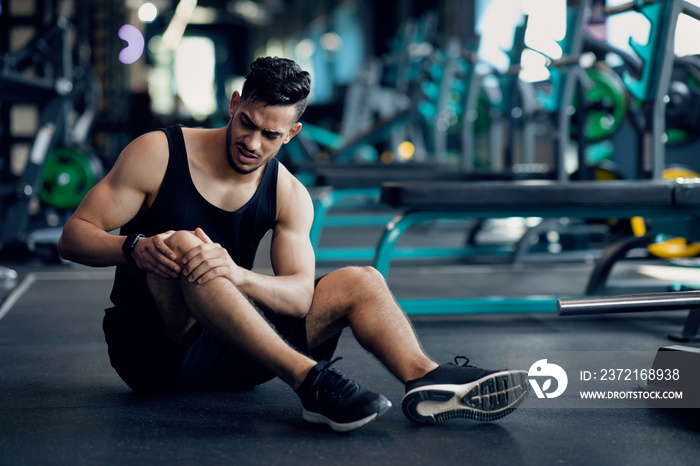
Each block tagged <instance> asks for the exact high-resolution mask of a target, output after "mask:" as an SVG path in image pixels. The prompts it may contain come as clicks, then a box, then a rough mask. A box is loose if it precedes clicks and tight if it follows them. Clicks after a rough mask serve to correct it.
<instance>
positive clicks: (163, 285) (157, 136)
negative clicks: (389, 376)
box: [59, 57, 527, 431]
mask: <svg viewBox="0 0 700 466" xmlns="http://www.w3.org/2000/svg"><path fill="white" fill-rule="evenodd" d="M309 90H310V78H309V74H308V73H307V72H305V71H302V70H301V69H300V68H299V67H298V66H297V65H296V63H294V62H293V61H291V60H286V59H281V58H276V57H275V58H270V57H267V58H259V59H257V60H255V62H253V64H252V65H251V72H250V73H249V74H248V76H247V77H246V81H245V84H244V86H243V89H242V93H240V94H239V92H238V91H236V92H234V93H233V96H232V98H231V104H230V108H229V116H230V120H229V122H228V124H227V126H226V127H224V128H219V129H194V128H182V127H179V126H176V127H171V128H166V129H165V130H163V131H156V132H152V133H148V134H145V135H143V136H141V137H139V138H137V139H136V140H134V141H133V142H132V143H130V144H129V145H128V146H127V147H126V148H125V149H124V151H123V152H122V154H121V155H120V157H119V159H118V160H117V162H116V163H115V165H114V167H113V169H112V170H111V171H110V173H109V174H108V175H107V176H106V177H105V178H104V179H103V180H102V181H100V182H99V183H98V184H97V185H96V186H95V187H94V188H93V189H92V190H91V191H90V192H89V193H88V195H87V196H86V197H85V199H84V200H83V202H82V203H81V205H80V206H79V207H78V209H77V210H76V212H75V214H74V215H73V216H72V218H71V219H70V220H69V221H68V222H67V223H66V225H65V228H64V231H63V235H62V237H61V239H60V242H59V248H60V251H61V254H62V255H63V257H64V258H66V259H68V260H72V261H75V262H78V263H82V264H86V265H90V266H113V265H116V266H117V271H116V275H115V281H114V287H113V290H112V294H111V300H112V302H113V303H114V307H113V308H110V309H107V310H106V313H105V318H104V331H105V338H106V341H107V344H108V348H109V356H110V360H111V363H112V365H113V367H114V368H115V369H116V371H117V372H118V373H119V375H120V376H121V377H122V379H123V380H124V381H125V382H126V383H127V384H128V385H129V386H130V387H131V388H132V389H133V390H135V391H136V392H140V393H173V392H183V391H192V390H212V389H234V388H243V387H252V386H255V385H258V384H261V383H264V382H266V381H268V380H270V379H272V378H273V377H275V376H276V377H280V378H281V379H282V380H283V381H284V382H286V383H287V384H289V386H291V387H292V388H293V389H294V390H295V391H296V393H297V394H298V396H299V397H300V399H301V403H302V406H303V416H304V419H306V420H307V421H310V422H316V423H326V424H328V425H330V426H331V427H332V428H333V429H334V430H337V431H349V430H353V429H356V428H358V427H361V426H362V425H364V424H366V423H368V422H370V421H372V420H373V419H375V418H376V417H377V416H379V415H381V414H383V413H384V412H385V411H386V410H387V409H389V407H390V406H391V403H390V402H389V401H388V400H387V399H386V398H385V397H384V396H382V395H379V394H377V393H374V392H371V391H369V390H366V389H364V388H362V387H360V386H359V385H358V384H357V383H355V382H354V381H352V380H350V379H349V378H347V377H345V376H344V375H342V374H341V373H340V372H338V371H336V370H335V369H334V368H332V367H331V365H332V364H333V362H334V361H330V360H331V357H332V355H333V352H334V350H335V347H336V344H337V341H338V338H339V336H340V332H341V330H342V329H343V328H344V327H350V328H351V329H352V331H353V333H354V335H355V336H356V338H357V340H358V341H359V343H360V344H361V345H362V346H363V347H364V348H366V349H367V350H369V351H370V352H372V353H373V354H374V355H376V357H377V358H378V359H379V360H380V361H381V362H382V363H383V364H384V365H386V367H387V368H388V369H389V370H390V371H391V372H392V373H393V374H394V375H395V376H396V377H397V378H398V379H399V380H401V381H402V382H404V383H405V384H406V392H407V393H406V395H405V397H404V399H403V409H404V412H405V413H406V415H407V416H408V417H409V418H410V419H411V420H413V421H416V422H425V423H434V422H440V421H442V420H445V419H449V418H452V417H466V418H471V419H476V420H484V421H490V420H495V419H498V418H500V417H503V416H505V415H506V414H508V413H510V412H511V411H513V410H514V409H515V408H516V407H517V406H518V405H519V404H520V402H521V401H522V399H523V397H524V396H525V394H526V385H527V384H526V382H525V378H524V377H525V372H522V371H485V370H483V369H478V368H475V367H473V366H466V363H465V365H463V366H459V365H456V364H445V365H440V366H438V364H436V363H435V362H433V361H432V360H431V359H430V358H429V357H428V356H426V354H425V353H424V352H423V349H422V348H421V345H420V343H419V342H418V340H417V338H416V335H415V332H414V329H413V327H412V326H411V324H410V322H409V321H408V319H407V318H406V316H405V315H404V313H403V312H402V311H401V309H399V307H398V306H397V304H396V301H395V300H394V297H393V295H392V294H391V292H390V291H389V289H388V287H387V284H386V282H385V280H384V279H383V277H382V276H381V275H380V274H379V273H378V272H377V271H376V270H374V269H372V268H359V267H349V268H343V269H340V270H337V271H335V272H332V273H330V274H328V275H326V276H324V277H321V278H320V279H318V280H316V281H315V282H314V273H315V270H314V266H315V260H314V251H313V249H312V247H311V244H310V240H309V232H310V229H311V224H312V221H313V206H312V202H311V199H310V197H309V194H308V192H307V191H306V189H305V188H304V187H303V186H302V185H301V183H299V182H298V181H297V180H296V179H295V178H294V177H293V176H292V175H291V174H290V173H289V172H288V171H287V170H286V168H285V167H284V166H282V165H281V164H279V163H278V161H277V160H276V159H275V155H276V154H277V152H278V151H279V149H280V148H281V147H282V145H283V144H286V143H288V142H289V140H290V139H291V138H293V137H294V136H295V135H296V134H297V133H298V132H299V130H300V129H301V123H299V122H298V120H299V117H300V116H301V115H302V113H303V112H304V109H305V107H306V101H307V96H308V94H309ZM118 228H120V229H121V230H120V233H119V235H114V234H110V233H109V232H111V231H113V230H116V229H118ZM269 230H272V241H271V247H270V258H271V261H272V266H273V269H274V276H265V275H262V274H258V273H254V272H252V271H251V269H252V266H253V261H254V258H255V253H256V250H257V247H258V244H259V242H260V240H261V238H262V237H263V235H264V234H265V233H266V232H267V231H269ZM329 361H330V362H329ZM423 401H428V402H427V403H423Z"/></svg>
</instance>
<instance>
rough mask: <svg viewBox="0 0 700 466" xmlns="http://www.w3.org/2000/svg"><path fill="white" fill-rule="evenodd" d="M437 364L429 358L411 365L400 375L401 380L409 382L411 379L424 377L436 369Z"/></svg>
mask: <svg viewBox="0 0 700 466" xmlns="http://www.w3.org/2000/svg"><path fill="white" fill-rule="evenodd" d="M438 366H439V365H438V364H437V363H436V362H434V361H430V360H428V361H425V362H423V363H422V364H419V365H416V366H413V367H411V368H409V369H408V370H407V371H406V372H405V373H404V374H402V377H400V379H401V382H403V383H406V382H410V381H411V380H416V379H420V378H421V377H424V376H426V375H428V374H429V373H430V372H432V371H434V370H435V369H437V368H438Z"/></svg>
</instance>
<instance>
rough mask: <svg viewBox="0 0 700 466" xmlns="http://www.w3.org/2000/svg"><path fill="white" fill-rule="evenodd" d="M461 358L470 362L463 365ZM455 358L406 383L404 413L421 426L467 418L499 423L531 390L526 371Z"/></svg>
mask: <svg viewBox="0 0 700 466" xmlns="http://www.w3.org/2000/svg"><path fill="white" fill-rule="evenodd" d="M458 359H466V362H465V363H464V364H462V365H459V364H458V362H457V360H458ZM468 363H469V359H467V358H464V357H463V356H458V357H456V358H455V363H454V364H453V363H448V364H443V365H441V366H439V367H437V368H436V369H435V370H433V371H431V372H429V373H428V374H426V375H425V376H423V377H421V378H420V379H415V380H410V381H408V382H406V395H404V397H403V401H402V407H403V412H404V414H405V415H406V417H408V418H409V419H410V420H412V421H414V422H419V423H439V422H444V421H447V420H449V419H455V418H466V419H472V420H475V421H483V422H488V421H495V420H496V419H500V418H502V417H504V416H506V415H508V414H510V413H512V412H513V411H514V410H515V408H517V407H518V406H519V405H520V403H522V402H523V400H524V399H525V395H526V394H527V391H528V385H527V379H526V376H527V372H526V371H509V370H502V371H487V370H484V369H479V368H477V367H474V366H468V365H467V364H468Z"/></svg>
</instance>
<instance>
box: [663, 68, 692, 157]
mask: <svg viewBox="0 0 700 466" xmlns="http://www.w3.org/2000/svg"><path fill="white" fill-rule="evenodd" d="M698 127H700V58H698V57H678V58H677V59H676V61H675V64H674V67H673V74H672V76H671V84H670V85H669V89H668V103H667V104H666V140H667V141H666V142H667V145H669V146H679V145H684V144H692V143H694V142H696V141H697V140H698V138H699V137H700V130H698Z"/></svg>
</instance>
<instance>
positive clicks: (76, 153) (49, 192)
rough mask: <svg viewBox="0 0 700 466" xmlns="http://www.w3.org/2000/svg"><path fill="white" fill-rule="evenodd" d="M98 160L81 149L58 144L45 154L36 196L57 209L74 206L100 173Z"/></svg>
mask: <svg viewBox="0 0 700 466" xmlns="http://www.w3.org/2000/svg"><path fill="white" fill-rule="evenodd" d="M101 170H102V165H101V163H100V162H99V160H98V159H97V158H96V157H95V156H93V155H91V154H88V153H86V152H83V151H81V150H78V149H75V148H70V147H61V148H57V149H55V150H53V151H51V153H49V155H48V156H47V157H46V161H45V162H44V167H43V170H42V175H41V188H40V190H39V199H41V201H42V202H44V203H45V204H47V205H49V206H51V207H55V208H57V209H72V208H75V207H77V206H78V205H79V204H80V202H81V201H82V200H83V198H84V197H85V195H86V194H87V192H88V191H89V190H90V188H92V187H93V186H94V185H95V183H97V181H98V180H99V178H100V177H101V175H102V173H101Z"/></svg>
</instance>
